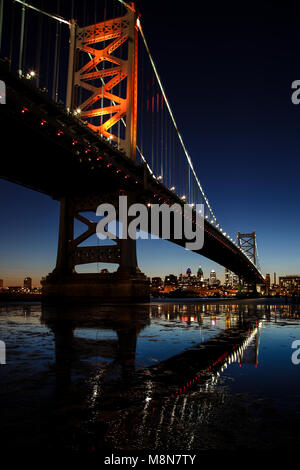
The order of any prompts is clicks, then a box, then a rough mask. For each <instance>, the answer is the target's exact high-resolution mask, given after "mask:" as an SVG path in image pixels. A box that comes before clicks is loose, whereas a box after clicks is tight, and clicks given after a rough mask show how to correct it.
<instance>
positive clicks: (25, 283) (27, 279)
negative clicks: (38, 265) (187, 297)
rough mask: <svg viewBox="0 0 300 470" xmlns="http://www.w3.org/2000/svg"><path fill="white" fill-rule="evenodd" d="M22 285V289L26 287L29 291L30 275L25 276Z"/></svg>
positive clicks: (30, 286)
mask: <svg viewBox="0 0 300 470" xmlns="http://www.w3.org/2000/svg"><path fill="white" fill-rule="evenodd" d="M23 285H24V289H28V290H29V291H31V289H32V279H31V277H25V279H24V284H23Z"/></svg>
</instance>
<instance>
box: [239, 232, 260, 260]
mask: <svg viewBox="0 0 300 470" xmlns="http://www.w3.org/2000/svg"><path fill="white" fill-rule="evenodd" d="M238 245H239V247H240V248H241V249H242V250H244V252H245V253H246V254H247V255H248V256H249V257H250V258H251V259H252V261H253V263H254V264H255V265H256V262H257V253H256V234H255V232H252V233H240V232H238Z"/></svg>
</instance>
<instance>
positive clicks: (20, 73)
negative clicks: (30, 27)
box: [18, 6, 25, 76]
mask: <svg viewBox="0 0 300 470" xmlns="http://www.w3.org/2000/svg"><path fill="white" fill-rule="evenodd" d="M21 15H22V16H21V31H20V49H19V64H18V66H19V67H18V73H19V75H20V76H21V75H22V57H23V45H24V24H25V7H24V6H22V13H21Z"/></svg>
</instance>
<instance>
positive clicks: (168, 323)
mask: <svg viewBox="0 0 300 470" xmlns="http://www.w3.org/2000/svg"><path fill="white" fill-rule="evenodd" d="M0 340H1V341H4V342H5V345H6V364H0V407H1V436H2V437H1V443H0V448H1V446H3V449H6V450H7V449H20V450H21V449H25V448H26V449H27V450H28V449H29V450H30V449H35V448H39V449H40V450H41V449H43V450H45V451H49V452H53V451H57V450H60V451H70V452H72V453H76V452H78V451H80V452H82V451H83V452H86V453H97V452H110V451H127V452H130V451H137V450H142V451H148V452H149V451H151V452H152V451H155V452H169V451H175V450H176V451H177V452H183V451H185V452H190V453H192V452H201V451H215V450H241V449H242V450H243V449H253V450H273V449H278V447H280V448H282V449H287V448H294V447H295V446H297V445H298V442H299V438H300V426H299V424H300V364H299V365H297V364H296V363H295V362H297V351H296V350H295V349H292V343H293V342H294V341H295V340H300V307H299V306H297V305H284V304H281V303H280V302H278V303H274V302H273V301H271V300H266V301H263V300H261V301H248V302H246V301H245V302H239V303H234V302H233V301H224V302H223V301H212V302H208V301H207V302H201V301H197V302H196V301H194V300H189V301H186V300H182V301H181V300H176V301H172V302H169V301H158V302H152V303H150V304H139V305H95V304H93V305H76V306H75V305H73V306H70V305H60V306H55V305H52V306H46V305H41V304H40V303H31V304H29V303H24V304H13V303H10V304H2V305H0ZM299 344H300V343H299ZM293 353H295V354H294V359H296V361H295V360H294V361H293V360H292V354H293ZM299 358H300V354H299Z"/></svg>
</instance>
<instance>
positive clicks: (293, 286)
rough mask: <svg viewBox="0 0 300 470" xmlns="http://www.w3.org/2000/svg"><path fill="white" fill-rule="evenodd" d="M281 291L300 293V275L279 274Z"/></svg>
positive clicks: (291, 293)
mask: <svg viewBox="0 0 300 470" xmlns="http://www.w3.org/2000/svg"><path fill="white" fill-rule="evenodd" d="M279 285H280V287H281V291H283V293H286V294H290V295H293V294H294V295H300V275H299V274H297V275H289V276H279Z"/></svg>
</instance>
